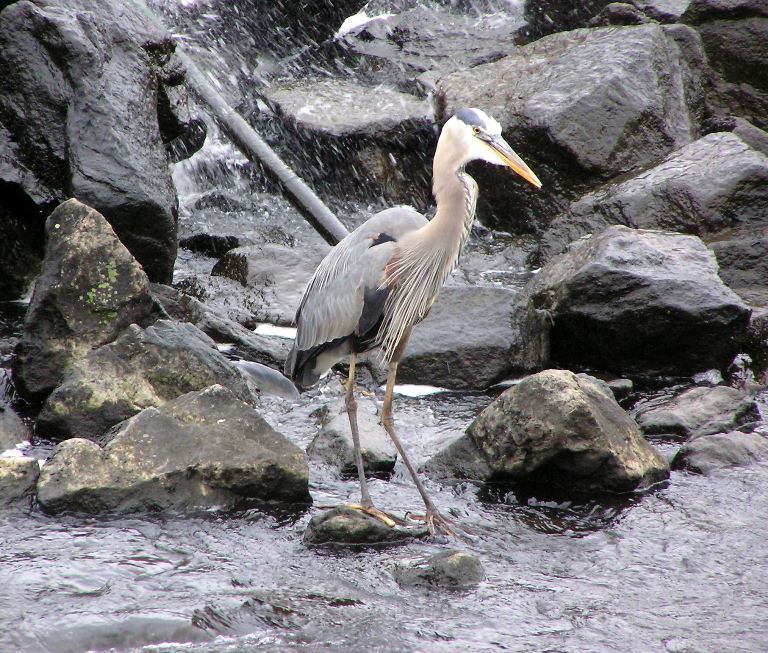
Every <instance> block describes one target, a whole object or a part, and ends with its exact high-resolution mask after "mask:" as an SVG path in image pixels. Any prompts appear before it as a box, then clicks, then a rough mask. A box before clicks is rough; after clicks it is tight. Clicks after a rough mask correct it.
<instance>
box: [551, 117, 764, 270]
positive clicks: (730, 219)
mask: <svg viewBox="0 0 768 653" xmlns="http://www.w3.org/2000/svg"><path fill="white" fill-rule="evenodd" d="M766 187H768V156H766V155H765V154H763V153H762V152H759V151H757V150H755V149H753V148H751V147H750V146H749V145H747V144H746V143H745V142H744V141H743V140H742V139H741V138H739V137H738V136H737V135H736V134H733V133H728V132H723V133H715V134H708V135H707V136H705V137H703V138H701V139H699V140H697V141H695V142H693V143H691V144H689V145H686V146H684V147H682V148H680V149H679V150H677V151H675V152H674V153H672V154H671V155H669V156H668V157H667V158H666V159H665V160H664V161H662V162H661V163H659V164H658V165H657V166H655V167H653V168H651V169H649V170H647V171H645V172H642V173H640V174H638V175H636V176H634V177H631V178H630V179H628V180H626V181H623V182H620V183H617V184H612V185H609V186H607V187H605V188H602V189H600V190H599V191H596V192H594V193H588V194H587V195H585V196H583V197H582V198H580V199H579V200H577V201H575V202H573V203H572V204H571V206H570V208H569V210H568V211H567V212H566V213H565V214H563V215H561V216H559V217H558V218H556V219H555V220H553V222H552V224H551V225H550V227H549V229H548V230H547V231H546V232H545V234H544V235H543V237H542V241H543V242H542V251H543V253H544V256H545V258H550V257H551V256H552V255H554V254H559V253H560V252H562V251H564V250H565V249H566V248H567V246H568V245H569V244H570V243H571V242H572V241H574V240H576V239H577V238H579V237H581V236H585V235H587V234H590V233H599V232H600V231H602V230H603V229H604V228H605V227H606V226H609V225H616V224H623V225H626V226H628V227H634V228H636V229H664V230H668V231H679V232H682V233H689V234H695V235H697V236H700V237H701V238H703V239H705V240H708V239H712V240H716V241H721V240H726V241H730V240H732V239H733V238H734V237H736V234H734V231H733V230H734V229H737V230H739V229H745V228H752V229H754V228H755V227H756V226H757V225H761V224H762V225H768V191H766ZM721 232H724V233H722V235H721ZM722 267H723V268H724V269H725V270H727V269H728V268H729V267H730V266H729V265H727V266H722ZM766 282H768V277H766V278H765V280H764V281H763V283H766Z"/></svg>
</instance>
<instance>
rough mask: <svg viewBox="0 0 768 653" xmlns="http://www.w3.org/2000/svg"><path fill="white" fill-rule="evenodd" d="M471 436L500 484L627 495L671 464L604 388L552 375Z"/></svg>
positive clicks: (487, 417) (490, 412)
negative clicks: (510, 482)
mask: <svg viewBox="0 0 768 653" xmlns="http://www.w3.org/2000/svg"><path fill="white" fill-rule="evenodd" d="M468 433H469V434H470V436H471V437H472V439H473V440H474V441H475V443H476V444H477V445H478V447H479V449H480V450H481V451H482V452H483V454H484V456H485V458H486V460H487V461H488V464H489V465H490V467H491V470H492V472H493V474H494V476H495V477H497V478H500V479H505V480H509V481H512V482H517V483H526V484H535V485H544V486H547V487H550V488H556V489H559V490H561V491H563V490H564V491H570V492H588V493H594V492H625V491H630V490H633V489H636V488H638V487H643V486H646V485H648V484H650V483H653V482H655V481H658V480H660V479H663V478H666V477H667V475H668V471H669V468H668V465H667V463H666V462H665V460H664V459H663V458H662V457H661V456H660V455H659V454H658V453H657V452H656V450H655V449H654V448H653V447H651V446H650V445H649V444H648V443H647V442H646V441H645V440H644V439H643V436H642V434H641V433H640V429H639V428H638V426H637V424H636V423H635V422H634V420H633V419H632V418H631V417H629V416H628V415H627V414H626V413H625V412H624V411H623V410H622V409H621V407H620V406H619V405H618V404H617V403H616V401H615V399H614V398H613V395H612V394H611V393H610V391H609V390H607V389H606V388H605V386H604V384H599V383H596V380H594V379H592V378H591V377H588V376H586V375H583V376H576V375H575V374H573V373H572V372H568V371H565V370H545V371H543V372H540V373H538V374H535V375H533V376H530V377H527V378H525V379H523V380H522V381H521V382H520V383H519V384H517V385H515V386H513V387H511V388H510V389H509V390H507V391H505V392H504V393H503V394H502V395H501V396H500V397H499V398H498V399H496V400H495V401H494V402H493V403H492V404H491V405H490V406H488V408H486V409H485V410H484V411H483V412H482V413H480V415H479V416H478V417H477V418H476V419H475V421H474V422H472V424H471V425H470V427H469V430H468Z"/></svg>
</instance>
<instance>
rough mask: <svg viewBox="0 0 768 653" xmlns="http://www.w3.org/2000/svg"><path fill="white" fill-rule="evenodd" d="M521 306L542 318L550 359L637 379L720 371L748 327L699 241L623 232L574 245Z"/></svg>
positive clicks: (745, 312) (743, 310)
mask: <svg viewBox="0 0 768 653" xmlns="http://www.w3.org/2000/svg"><path fill="white" fill-rule="evenodd" d="M520 301H524V302H527V303H528V305H529V307H530V308H531V310H536V311H545V312H547V313H548V315H549V317H550V319H551V323H552V328H551V331H550V333H549V335H548V338H549V341H550V347H551V355H552V360H553V361H557V363H558V364H560V365H564V366H569V365H577V366H586V367H591V368H592V369H598V370H606V371H612V372H615V373H622V374H638V375H640V376H642V375H654V374H669V375H681V376H682V375H690V374H695V373H697V372H701V371H702V370H708V369H712V368H716V369H725V368H726V367H727V366H728V364H729V363H730V362H731V361H732V360H733V357H734V356H735V355H736V354H737V353H738V352H739V349H740V347H741V346H742V344H743V342H744V340H745V337H746V329H747V325H748V322H749V309H748V308H747V306H746V305H745V304H744V302H743V301H742V300H741V299H740V298H739V297H738V296H737V295H736V294H735V293H734V292H733V291H732V290H730V289H729V288H727V287H726V286H725V285H724V284H723V282H722V280H721V279H720V277H719V276H718V275H717V263H716V262H715V258H714V254H713V253H712V251H711V250H710V249H708V248H707V247H706V246H705V245H704V243H702V242H701V240H700V239H699V238H697V237H695V236H687V235H681V234H675V233H664V232H659V231H644V230H633V229H629V228H627V227H623V226H614V227H609V228H607V229H606V230H605V231H603V232H602V233H600V234H598V235H596V236H592V237H591V238H589V239H586V240H581V241H578V242H576V243H575V244H574V245H573V246H572V247H571V248H570V249H569V250H568V251H567V252H565V253H564V254H562V255H561V256H559V257H557V258H555V259H554V260H553V261H551V262H550V263H548V264H547V265H545V266H544V267H543V268H542V270H541V271H540V272H539V273H538V274H537V275H536V276H535V277H534V278H533V279H532V280H531V281H530V282H529V283H528V284H527V285H526V287H525V288H524V290H523V293H522V297H521V300H520Z"/></svg>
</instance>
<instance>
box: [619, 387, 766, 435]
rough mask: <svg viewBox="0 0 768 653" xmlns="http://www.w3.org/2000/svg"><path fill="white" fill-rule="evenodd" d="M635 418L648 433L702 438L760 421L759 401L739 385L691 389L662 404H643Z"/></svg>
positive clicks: (644, 431)
mask: <svg viewBox="0 0 768 653" xmlns="http://www.w3.org/2000/svg"><path fill="white" fill-rule="evenodd" d="M633 417H634V418H635V420H636V421H637V423H638V425H639V426H640V428H641V429H642V431H643V433H645V434H646V435H653V436H667V437H676V438H684V439H691V438H698V437H701V436H704V435H712V434H715V433H724V432H728V431H732V430H735V429H737V428H739V427H742V426H748V425H750V424H752V425H754V424H755V423H757V422H758V421H759V420H760V411H759V409H758V407H757V404H756V403H755V400H754V399H753V398H752V397H750V396H748V395H746V394H745V393H743V392H741V391H739V390H737V389H736V388H729V387H727V386H716V387H713V388H708V387H699V388H691V389H689V390H686V391H685V392H683V393H681V394H679V395H678V396H676V397H674V398H673V399H671V400H670V401H667V402H663V403H661V404H660V405H655V404H651V405H649V406H640V407H639V408H638V409H636V410H635V411H633Z"/></svg>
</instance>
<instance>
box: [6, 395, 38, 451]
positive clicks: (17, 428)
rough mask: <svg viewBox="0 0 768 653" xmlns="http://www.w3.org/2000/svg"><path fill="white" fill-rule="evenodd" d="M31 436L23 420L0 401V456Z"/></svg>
mask: <svg viewBox="0 0 768 653" xmlns="http://www.w3.org/2000/svg"><path fill="white" fill-rule="evenodd" d="M0 387H1V386H0ZM31 436H32V434H31V433H30V430H29V428H28V427H27V425H26V424H25V423H24V420H22V419H21V417H19V415H18V414H17V413H16V411H15V410H14V409H13V408H12V407H11V406H10V405H9V404H6V403H4V402H2V401H0V454H2V453H3V451H6V450H7V449H13V448H14V447H15V446H16V445H17V444H19V442H26V441H28V440H29V439H30V438H31Z"/></svg>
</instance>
